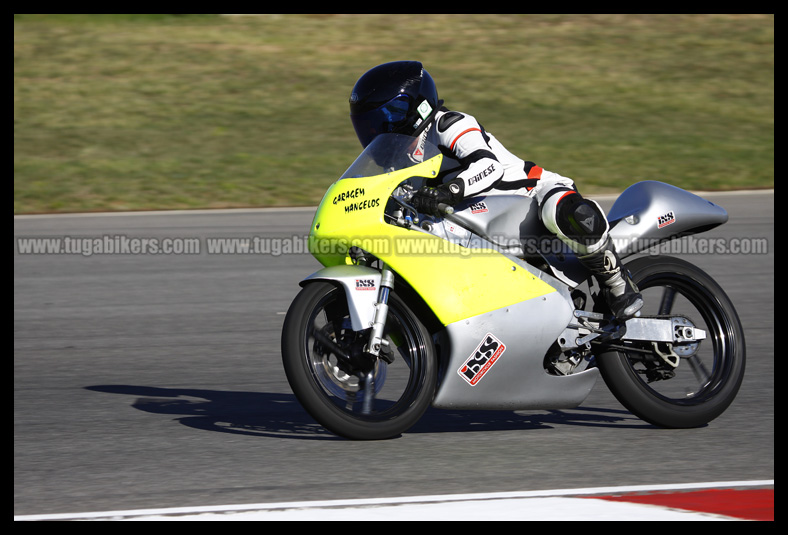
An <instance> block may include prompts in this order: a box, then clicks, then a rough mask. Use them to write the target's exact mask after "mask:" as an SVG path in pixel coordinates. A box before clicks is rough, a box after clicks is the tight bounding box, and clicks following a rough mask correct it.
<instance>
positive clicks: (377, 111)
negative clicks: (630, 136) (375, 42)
mask: <svg viewBox="0 0 788 535" xmlns="http://www.w3.org/2000/svg"><path fill="white" fill-rule="evenodd" d="M350 118H351V121H352V123H353V127H354V129H355V131H356V135H357V136H358V139H359V141H360V142H361V144H362V146H364V147H366V146H367V145H369V143H371V142H372V140H373V139H374V138H375V136H377V135H378V134H382V133H398V134H406V135H410V136H413V137H414V138H417V139H418V142H417V144H418V143H423V142H424V141H429V142H431V143H432V144H434V145H436V146H437V147H439V148H440V150H441V152H443V154H444V155H446V156H449V157H451V158H453V159H455V160H457V161H458V162H459V163H460V165H461V170H460V171H459V173H457V174H456V176H455V177H454V178H453V179H451V180H449V181H448V182H446V183H444V184H440V185H437V186H436V187H430V186H424V187H422V188H421V189H420V190H419V191H418V192H416V194H415V195H414V197H413V198H412V200H411V203H412V205H413V207H414V208H416V209H417V210H418V211H419V212H422V213H426V214H432V215H439V208H438V207H439V204H447V205H450V206H451V205H455V204H457V203H458V202H460V201H461V200H463V199H467V198H469V197H475V196H479V195H496V194H499V195H500V194H517V195H525V196H529V197H533V198H535V199H536V200H537V202H538V206H539V213H540V216H541V219H542V222H543V224H544V225H545V227H546V228H547V229H548V230H549V231H550V232H552V233H554V234H555V235H556V236H558V238H559V239H560V240H561V241H562V242H564V243H565V244H567V245H568V246H569V247H570V248H571V249H572V250H573V251H575V253H576V254H577V256H578V258H579V260H580V262H581V264H582V265H583V266H585V267H586V268H587V269H588V270H589V271H590V272H591V273H592V274H593V275H594V276H595V278H596V279H597V281H598V282H599V284H600V287H601V288H602V291H603V294H604V297H605V300H606V301H607V303H608V306H609V307H610V309H611V311H612V312H613V314H614V315H615V316H616V317H617V318H619V319H620V320H625V319H628V318H631V317H633V316H635V315H637V314H638V313H639V311H640V308H641V307H642V306H643V299H642V297H641V295H640V293H639V292H638V289H637V287H636V286H635V284H634V282H633V281H632V280H631V278H630V277H629V273H628V272H627V270H626V269H624V268H623V267H622V264H621V260H620V258H619V257H618V254H617V253H616V250H615V247H614V244H613V242H612V240H611V239H610V237H609V234H608V222H607V218H606V217H605V215H604V213H603V212H602V209H601V208H600V207H599V205H598V204H597V203H596V202H594V201H592V200H588V199H585V198H583V197H582V196H581V195H580V193H578V191H577V188H576V187H575V185H574V182H573V181H572V180H571V179H569V178H566V177H563V176H561V175H559V174H557V173H554V172H552V171H548V170H546V169H543V168H541V167H539V166H538V165H536V164H535V163H534V162H530V161H524V160H522V159H520V158H518V157H517V156H515V155H514V154H512V153H511V152H509V151H508V150H507V149H506V148H505V147H504V146H503V145H502V144H501V143H500V142H499V141H498V140H497V139H496V138H495V137H494V136H493V135H492V134H490V133H489V132H487V131H486V130H485V129H484V128H483V127H482V126H481V125H480V124H479V123H478V122H477V120H476V119H475V118H474V117H473V116H471V115H468V114H466V113H461V112H458V111H451V110H449V109H447V108H445V107H444V106H443V101H442V100H439V99H438V92H437V89H436V86H435V82H434V81H433V79H432V77H431V76H430V74H429V73H428V72H427V71H426V69H424V67H423V65H422V64H421V63H420V62H418V61H394V62H390V63H384V64H382V65H378V66H377V67H374V68H372V69H371V70H369V71H367V72H366V73H365V74H364V75H363V76H361V78H359V79H358V81H357V82H356V84H355V86H354V87H353V91H352V93H351V95H350Z"/></svg>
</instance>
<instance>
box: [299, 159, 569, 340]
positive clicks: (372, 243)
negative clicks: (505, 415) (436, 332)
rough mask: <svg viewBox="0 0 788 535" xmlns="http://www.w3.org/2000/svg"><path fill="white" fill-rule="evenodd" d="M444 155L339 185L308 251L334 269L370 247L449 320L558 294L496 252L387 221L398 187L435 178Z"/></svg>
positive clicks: (318, 217)
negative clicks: (416, 178) (409, 180)
mask: <svg viewBox="0 0 788 535" xmlns="http://www.w3.org/2000/svg"><path fill="white" fill-rule="evenodd" d="M441 159H442V158H441V156H436V157H434V158H432V159H430V160H427V161H425V162H423V163H421V164H419V165H416V166H414V167H410V168H408V169H404V170H401V171H398V172H394V173H389V174H384V175H377V176H372V177H363V178H345V179H342V180H339V181H338V182H336V183H334V184H333V185H332V186H331V187H330V188H329V189H328V191H327V192H326V194H325V196H324V197H323V201H322V202H321V204H320V206H319V207H318V210H317V213H316V214H315V218H314V221H313V222H312V228H311V232H310V236H309V246H310V252H311V253H312V254H313V255H314V256H315V258H317V260H318V261H319V262H320V263H321V264H323V265H324V266H332V265H338V264H344V263H346V261H347V251H348V249H349V248H350V247H351V246H354V245H355V246H357V247H360V248H362V249H364V250H365V251H369V252H370V253H372V254H374V255H375V256H376V257H378V258H380V259H381V260H383V261H384V262H385V263H386V264H388V266H389V267H390V268H391V269H393V270H394V271H395V272H396V273H397V274H398V276H400V277H402V278H404V279H405V280H406V281H407V282H408V283H409V284H410V285H411V286H412V287H413V288H414V289H415V290H416V291H417V292H418V293H419V294H420V295H421V296H422V298H423V299H424V301H425V302H426V303H428V304H429V306H430V307H431V308H432V310H433V312H434V313H435V315H436V316H437V318H438V319H439V320H440V321H441V322H442V323H443V324H444V325H448V324H450V323H454V322H456V321H459V320H462V319H464V318H469V317H472V316H476V315H479V314H483V313H485V312H490V311H492V310H497V309H499V308H503V307H506V306H508V305H512V304H514V303H518V302H520V301H524V300H527V299H532V298H535V297H539V296H542V295H545V294H548V293H551V292H554V291H555V289H554V288H553V287H551V286H550V285H549V284H547V283H546V282H544V281H542V280H541V279H538V278H537V277H534V276H533V275H532V274H531V273H529V272H528V271H527V270H525V269H523V268H522V267H521V266H520V265H518V264H516V263H514V262H512V261H511V260H510V259H509V258H507V257H505V256H503V255H502V254H500V253H498V252H496V251H493V250H489V249H468V248H465V247H461V246H459V245H456V244H452V243H449V242H447V241H446V240H443V239H441V238H439V237H437V236H433V235H431V234H426V233H424V232H421V231H419V230H413V229H405V228H402V227H398V226H395V225H391V224H388V223H386V222H385V221H384V216H383V212H384V210H385V208H386V203H387V202H388V200H389V196H390V194H391V192H392V191H394V189H395V188H396V187H397V185H399V184H400V183H401V182H402V181H404V180H406V179H407V178H410V177H413V176H420V177H433V176H436V175H437V173H438V170H439V169H440V164H441ZM523 320H524V321H525V320H526V318H523Z"/></svg>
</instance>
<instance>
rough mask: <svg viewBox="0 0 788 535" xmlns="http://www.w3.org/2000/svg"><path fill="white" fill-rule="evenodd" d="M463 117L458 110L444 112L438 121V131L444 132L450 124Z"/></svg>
mask: <svg viewBox="0 0 788 535" xmlns="http://www.w3.org/2000/svg"><path fill="white" fill-rule="evenodd" d="M463 117H464V115H463V114H461V113H460V112H458V111H450V112H449V113H446V114H444V115H443V117H441V119H440V121H438V130H439V131H440V132H445V131H446V130H447V129H448V128H449V127H450V126H451V125H453V124H454V123H456V122H457V121H459V120H460V119H462V118H463Z"/></svg>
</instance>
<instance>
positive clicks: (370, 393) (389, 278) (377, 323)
mask: <svg viewBox="0 0 788 535" xmlns="http://www.w3.org/2000/svg"><path fill="white" fill-rule="evenodd" d="M393 288H394V272H393V271H392V270H391V269H389V267H388V266H387V265H386V264H383V268H382V270H381V277H380V291H379V292H378V300H377V302H376V303H375V317H374V319H373V321H372V328H371V329H370V331H369V340H368V341H367V345H366V347H365V348H364V352H365V353H367V354H368V355H371V356H373V357H375V358H379V357H380V352H381V349H382V348H383V347H387V346H388V345H389V341H388V340H386V339H385V338H383V330H384V328H385V327H386V318H387V317H388V313H389V305H388V302H389V293H390V292H391V290H392V289H393ZM361 379H362V382H363V391H364V403H363V406H362V409H361V412H362V413H363V414H369V413H370V412H371V410H372V401H373V398H374V395H375V366H370V367H369V369H368V370H367V372H366V374H365V375H364V377H362V378H361Z"/></svg>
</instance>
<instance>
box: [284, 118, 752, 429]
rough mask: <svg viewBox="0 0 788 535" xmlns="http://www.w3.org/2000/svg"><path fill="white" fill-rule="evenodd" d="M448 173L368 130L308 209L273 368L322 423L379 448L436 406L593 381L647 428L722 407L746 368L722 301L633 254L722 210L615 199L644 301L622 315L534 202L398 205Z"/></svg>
mask: <svg viewBox="0 0 788 535" xmlns="http://www.w3.org/2000/svg"><path fill="white" fill-rule="evenodd" d="M443 163H444V162H443V156H442V155H441V152H440V150H439V149H438V148H437V147H435V146H433V145H431V144H429V143H425V144H423V145H417V144H416V140H415V139H414V138H412V137H408V136H402V135H397V134H385V135H380V136H378V137H377V138H376V139H375V140H374V141H373V142H372V143H371V144H370V145H368V146H367V147H366V149H365V150H364V151H363V152H362V153H361V155H360V156H358V158H357V159H356V160H355V161H354V162H353V164H352V165H351V166H350V167H349V168H348V169H347V171H346V172H345V173H344V174H343V175H342V176H341V177H340V179H339V180H338V181H336V182H335V183H334V184H332V185H331V186H330V187H329V189H328V191H327V192H326V193H325V195H324V197H323V200H322V202H321V203H320V205H319V207H318V208H317V211H316V213H315V216H314V219H313V221H312V225H311V228H310V234H309V239H308V243H309V250H310V253H311V254H312V255H313V256H314V257H315V258H316V259H317V260H318V261H319V262H320V263H321V265H322V266H324V267H323V268H322V269H320V270H319V271H317V272H316V273H313V274H312V275H310V276H308V277H306V278H305V279H304V280H303V281H301V283H300V285H301V286H302V289H301V290H300V292H299V293H298V294H297V296H296V297H295V299H294V300H293V302H292V304H291V306H290V308H289V310H288V312H287V315H286V317H285V321H284V326H283V331H282V359H283V365H284V369H285V373H286V375H287V379H288V382H289V384H290V386H291V388H292V390H293V392H294V394H295V396H296V398H297V400H298V401H299V403H300V404H301V405H302V406H303V407H304V409H305V410H306V411H307V412H308V413H309V414H310V415H311V416H312V417H313V418H314V419H315V420H316V421H317V422H318V423H319V424H321V425H322V426H323V427H325V428H326V429H328V430H329V431H331V432H333V433H335V434H337V435H339V436H342V437H346V438H349V439H356V440H378V439H386V438H392V437H396V436H398V435H400V434H402V433H404V432H406V431H407V430H408V429H410V428H411V427H412V426H413V425H414V424H415V423H416V422H418V421H419V419H420V418H421V417H422V416H423V414H424V412H425V411H426V410H427V409H428V408H429V407H431V406H432V407H435V408H438V409H463V410H468V409H479V410H544V409H566V408H573V407H577V406H578V405H580V404H582V403H583V401H584V400H585V399H586V398H587V396H588V395H589V393H590V392H591V389H592V388H593V387H594V385H595V384H596V382H597V380H598V378H599V376H600V375H601V376H602V378H603V380H604V382H605V384H606V385H607V386H608V388H609V389H610V391H611V392H612V393H613V394H614V395H615V397H616V399H618V401H619V402H620V403H621V404H622V405H623V406H624V407H625V408H626V409H628V410H629V411H630V412H631V413H633V414H634V415H636V416H637V417H639V418H641V419H643V420H645V421H646V422H649V423H651V424H653V425H656V426H660V427H667V428H691V427H698V426H702V425H705V424H707V423H708V422H709V421H711V420H713V419H714V418H716V417H718V416H719V415H720V414H722V413H723V412H724V411H725V410H726V409H727V408H728V406H729V405H730V404H731V403H732V401H733V399H734V397H735V396H736V394H737V392H738V390H739V387H740V385H741V382H742V378H743V375H744V368H745V342H744V333H743V330H742V326H741V323H740V321H739V318H738V316H737V313H736V310H735V309H734V306H733V304H732V303H731V301H730V299H729V298H728V297H727V296H726V294H725V292H724V291H723V289H722V288H721V287H720V286H719V285H718V284H717V283H716V282H715V281H714V280H713V279H712V278H711V277H710V276H709V275H707V274H706V273H705V272H703V271H702V270H700V269H699V268H698V267H696V266H694V265H693V264H691V263H689V262H687V261H685V260H682V259H679V258H673V257H668V256H653V255H646V256H639V257H635V258H634V259H631V260H629V257H633V256H634V255H636V253H639V252H645V251H648V250H649V249H651V248H652V247H654V245H656V244H659V243H661V242H663V241H666V240H673V239H677V238H679V237H681V236H686V235H689V234H695V233H699V232H704V231H706V230H709V229H711V228H714V227H716V226H718V225H721V224H723V223H725V222H726V221H727V218H728V216H727V213H726V211H725V210H724V209H723V208H722V207H720V206H717V205H715V204H713V203H711V202H709V201H707V200H705V199H703V198H701V197H699V196H697V195H694V194H692V193H689V192H687V191H684V190H682V189H680V188H677V187H674V186H671V185H668V184H665V183H662V182H655V181H644V182H638V183H635V184H634V185H632V186H630V187H629V188H627V189H626V190H625V191H623V192H622V193H621V195H620V196H619V197H618V198H617V200H616V201H615V203H614V204H613V206H612V208H611V209H610V212H609V214H608V220H609V224H610V236H611V238H612V239H613V240H614V242H615V244H616V248H617V250H618V253H619V255H620V256H621V257H622V258H628V261H627V263H626V268H627V269H629V271H630V273H631V276H632V278H633V280H634V281H635V283H636V284H637V285H638V287H639V288H640V291H641V293H642V294H643V298H644V302H645V305H644V308H643V310H642V311H641V314H640V315H639V316H638V317H635V318H631V319H628V320H626V321H619V320H617V319H616V318H615V317H613V316H612V315H611V313H610V311H609V309H608V308H607V306H606V305H605V303H604V300H603V299H602V298H601V297H600V292H599V288H598V285H597V284H596V283H595V282H594V281H593V278H592V277H590V274H589V273H588V272H587V271H586V270H585V269H584V268H583V267H582V266H581V265H580V264H579V262H578V260H577V257H576V256H575V254H574V253H573V252H572V251H571V250H569V249H568V248H567V247H566V246H563V244H560V242H558V240H557V239H554V237H553V238H546V236H549V233H548V232H547V231H546V230H545V228H544V227H543V225H542V223H541V221H540V218H539V216H538V208H537V206H536V202H535V201H534V200H533V199H531V198H529V197H524V196H515V195H486V196H479V197H475V198H472V199H467V200H466V201H464V202H462V203H460V204H458V205H456V206H454V207H448V206H442V207H441V209H442V212H443V213H442V215H441V216H439V217H438V216H428V215H424V214H420V213H418V212H417V211H416V210H415V209H414V208H413V206H412V205H411V204H410V202H409V201H410V199H411V197H412V196H413V194H414V193H415V192H416V191H417V190H418V189H419V188H420V187H421V186H422V185H423V184H431V183H432V182H431V181H434V180H436V179H438V178H439V176H440V173H441V166H442V164H443Z"/></svg>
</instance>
